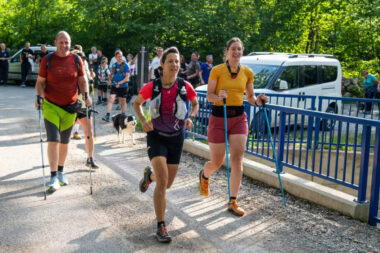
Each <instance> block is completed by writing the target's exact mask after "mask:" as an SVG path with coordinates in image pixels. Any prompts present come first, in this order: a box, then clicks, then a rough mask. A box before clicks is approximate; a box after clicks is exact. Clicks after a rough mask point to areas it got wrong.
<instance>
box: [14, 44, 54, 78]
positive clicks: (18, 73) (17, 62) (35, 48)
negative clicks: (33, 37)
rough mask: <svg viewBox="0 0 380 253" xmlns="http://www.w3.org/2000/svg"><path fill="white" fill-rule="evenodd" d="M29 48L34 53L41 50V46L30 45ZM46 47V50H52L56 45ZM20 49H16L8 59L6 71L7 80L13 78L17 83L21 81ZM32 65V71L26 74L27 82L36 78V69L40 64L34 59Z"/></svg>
mask: <svg viewBox="0 0 380 253" xmlns="http://www.w3.org/2000/svg"><path fill="white" fill-rule="evenodd" d="M30 49H32V50H33V53H34V55H36V54H38V53H40V52H41V47H40V46H31V47H30ZM46 49H47V50H48V52H54V51H55V50H56V47H53V46H46ZM21 51H22V49H20V50H19V51H17V53H15V54H14V55H12V59H11V60H10V63H9V72H8V79H9V80H14V81H16V82H17V83H18V82H21V62H20V53H21ZM33 62H34V67H33V72H32V73H30V74H29V75H28V76H27V80H26V81H27V82H33V84H34V83H35V81H36V80H37V76H38V70H39V69H40V65H39V64H36V61H35V60H34V61H33Z"/></svg>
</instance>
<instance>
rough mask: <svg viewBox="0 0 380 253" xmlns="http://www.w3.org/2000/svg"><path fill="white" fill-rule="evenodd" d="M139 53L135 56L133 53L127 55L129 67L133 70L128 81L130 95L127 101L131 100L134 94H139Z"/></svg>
mask: <svg viewBox="0 0 380 253" xmlns="http://www.w3.org/2000/svg"><path fill="white" fill-rule="evenodd" d="M136 60H137V55H136V56H135V57H133V55H132V54H128V55H127V64H128V67H129V70H130V71H131V76H130V78H129V83H128V96H127V103H129V101H131V99H132V97H133V96H134V95H137V83H136V76H137V74H136V73H137V69H136V68H137V65H136Z"/></svg>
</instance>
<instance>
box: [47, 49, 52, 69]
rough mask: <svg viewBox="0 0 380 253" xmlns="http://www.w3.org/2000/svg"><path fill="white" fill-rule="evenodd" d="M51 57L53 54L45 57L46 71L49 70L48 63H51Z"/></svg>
mask: <svg viewBox="0 0 380 253" xmlns="http://www.w3.org/2000/svg"><path fill="white" fill-rule="evenodd" d="M52 56H53V52H51V53H49V54H48V56H47V63H46V69H49V68H50V62H51V57H52Z"/></svg>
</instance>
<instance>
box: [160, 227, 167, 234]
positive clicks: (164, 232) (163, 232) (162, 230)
mask: <svg viewBox="0 0 380 253" xmlns="http://www.w3.org/2000/svg"><path fill="white" fill-rule="evenodd" d="M160 230H161V235H162V236H167V235H168V232H166V227H165V226H164V225H161V226H160Z"/></svg>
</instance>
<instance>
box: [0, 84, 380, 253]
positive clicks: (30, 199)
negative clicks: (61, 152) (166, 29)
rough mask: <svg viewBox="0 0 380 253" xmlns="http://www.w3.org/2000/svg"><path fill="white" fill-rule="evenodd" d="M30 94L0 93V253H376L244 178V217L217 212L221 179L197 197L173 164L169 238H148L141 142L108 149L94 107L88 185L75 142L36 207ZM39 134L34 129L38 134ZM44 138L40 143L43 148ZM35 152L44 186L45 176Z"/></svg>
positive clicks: (187, 159) (374, 235) (189, 159)
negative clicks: (58, 179) (58, 177)
mask: <svg viewBox="0 0 380 253" xmlns="http://www.w3.org/2000/svg"><path fill="white" fill-rule="evenodd" d="M34 99H35V91H34V89H33V88H32V87H28V88H25V89H22V88H20V87H16V86H8V87H1V86H0V252H28V253H32V252H239V253H242V252H343V251H344V252H379V251H380V250H379V249H380V232H379V229H378V228H373V227H370V226H368V225H367V224H364V223H361V222H359V221H354V220H352V219H350V218H348V217H345V216H341V215H339V214H337V213H336V212H332V211H329V210H326V209H323V208H320V207H317V206H315V205H311V204H310V203H307V202H305V201H302V200H298V199H295V198H293V197H291V196H289V195H287V200H288V206H289V207H288V208H287V209H285V208H283V207H282V201H281V194H280V192H279V191H278V190H276V189H272V188H268V187H266V186H265V185H262V184H260V183H257V182H254V181H252V180H249V179H246V178H244V180H243V185H242V187H241V191H240V192H241V193H240V196H241V199H242V201H241V202H240V203H242V204H244V208H245V209H246V215H245V216H243V217H242V218H238V217H235V216H233V215H231V214H230V213H229V212H226V201H227V197H226V179H225V174H226V173H225V171H224V170H220V171H218V172H217V173H216V174H215V177H213V181H212V182H213V184H212V186H211V193H212V196H210V197H209V198H203V197H201V196H200V195H199V192H198V190H197V181H198V179H197V173H198V172H199V170H200V168H201V166H202V164H203V163H204V160H202V159H199V158H197V157H194V156H192V155H189V154H183V157H182V160H181V165H180V171H179V172H178V175H177V177H176V180H175V182H174V184H173V186H172V188H171V189H169V190H168V192H167V198H168V202H167V212H166V222H167V224H168V231H169V233H170V235H171V236H172V238H173V241H172V243H170V244H160V243H158V242H157V241H156V240H155V238H154V233H155V228H156V220H155V214H154V209H153V198H152V196H153V189H154V186H153V185H152V187H150V188H149V190H148V191H147V192H146V193H144V194H142V193H140V192H139V190H138V181H139V180H140V178H141V176H142V171H143V168H144V167H145V166H147V165H148V164H149V160H148V158H147V155H146V142H145V134H144V133H136V142H137V144H136V145H132V144H131V141H130V139H127V141H126V143H125V144H119V143H117V137H116V134H115V132H114V131H113V130H112V127H111V124H110V123H104V122H102V121H101V119H100V118H101V117H102V116H103V115H102V113H104V109H105V107H101V106H99V109H98V110H99V111H100V112H101V113H100V115H98V116H97V121H96V124H97V127H96V129H97V141H96V146H95V153H96V155H95V159H96V161H97V162H98V164H99V165H100V169H99V170H98V171H96V172H94V173H93V174H92V175H93V195H90V194H89V193H90V183H89V170H88V168H87V167H86V166H85V165H84V163H85V159H86V154H85V150H84V140H83V139H82V140H72V141H71V142H70V148H69V155H68V158H67V162H66V165H65V172H66V175H67V177H68V179H69V185H68V186H64V187H61V189H59V190H58V191H57V192H55V193H54V194H52V195H48V196H47V200H44V198H43V196H44V195H43V186H42V184H43V177H42V166H41V164H42V161H41V147H40V133H39V124H38V112H37V111H36V110H35V109H34ZM43 131H44V129H43ZM45 138H46V137H45V135H44V139H45ZM46 146H47V144H46V143H44V145H43V148H44V161H45V173H46V178H45V181H46V183H47V182H48V179H49V167H48V162H47V157H46Z"/></svg>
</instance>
